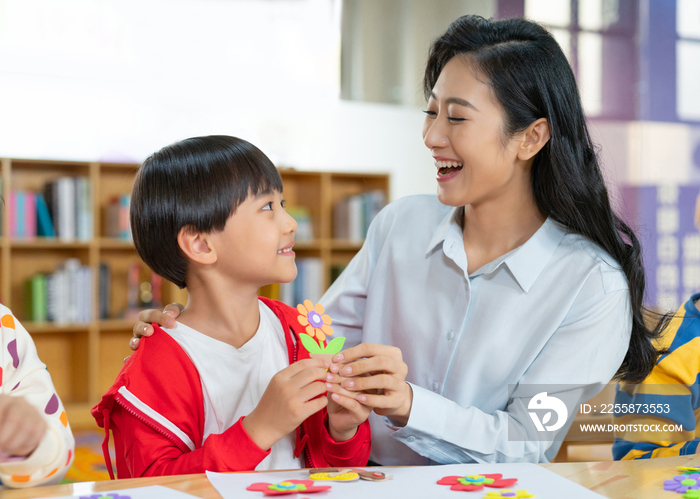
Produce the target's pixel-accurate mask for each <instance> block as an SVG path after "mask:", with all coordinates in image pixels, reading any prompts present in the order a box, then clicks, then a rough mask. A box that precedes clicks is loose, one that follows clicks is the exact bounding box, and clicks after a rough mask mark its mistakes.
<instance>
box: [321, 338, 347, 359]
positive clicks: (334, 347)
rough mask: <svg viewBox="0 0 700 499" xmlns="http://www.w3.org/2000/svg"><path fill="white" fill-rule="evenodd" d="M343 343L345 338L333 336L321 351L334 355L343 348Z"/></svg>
mask: <svg viewBox="0 0 700 499" xmlns="http://www.w3.org/2000/svg"><path fill="white" fill-rule="evenodd" d="M343 345H345V338H343V337H342V336H338V337H337V338H333V339H332V340H331V341H330V342H329V343H328V345H326V348H324V349H323V353H330V354H333V355H335V354H337V353H338V352H340V351H341V350H342V349H343Z"/></svg>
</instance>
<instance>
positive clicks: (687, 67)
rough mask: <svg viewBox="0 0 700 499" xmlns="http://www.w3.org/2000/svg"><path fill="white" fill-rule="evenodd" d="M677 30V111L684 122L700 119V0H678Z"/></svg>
mask: <svg viewBox="0 0 700 499" xmlns="http://www.w3.org/2000/svg"><path fill="white" fill-rule="evenodd" d="M676 33H677V35H678V41H677V42H676V93H677V99H676V112H677V114H678V118H679V119H680V120H682V121H700V92H698V88H700V84H699V83H698V82H700V63H699V62H698V61H700V0H678V2H677V4H676Z"/></svg>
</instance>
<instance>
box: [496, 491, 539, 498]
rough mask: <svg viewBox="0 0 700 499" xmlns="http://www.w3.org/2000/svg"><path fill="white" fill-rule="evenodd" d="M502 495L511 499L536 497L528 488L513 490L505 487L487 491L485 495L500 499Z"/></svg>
mask: <svg viewBox="0 0 700 499" xmlns="http://www.w3.org/2000/svg"><path fill="white" fill-rule="evenodd" d="M501 497H508V498H510V499H520V498H521V497H523V498H524V497H535V496H534V495H533V494H530V493H529V492H528V491H527V490H516V491H512V490H511V489H503V490H499V491H498V492H496V491H493V490H492V491H491V492H487V493H486V495H485V496H484V499H498V498H501Z"/></svg>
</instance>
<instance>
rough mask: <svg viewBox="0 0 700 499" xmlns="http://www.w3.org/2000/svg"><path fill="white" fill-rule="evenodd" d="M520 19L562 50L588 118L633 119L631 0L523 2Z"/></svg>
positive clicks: (633, 11)
mask: <svg viewBox="0 0 700 499" xmlns="http://www.w3.org/2000/svg"><path fill="white" fill-rule="evenodd" d="M525 17H526V18H528V19H531V20H533V21H537V22H539V23H542V24H543V25H544V26H546V27H547V28H548V29H549V30H550V31H551V33H552V35H554V37H555V38H556V40H557V41H558V42H559V45H561V47H562V50H563V51H564V54H565V55H566V56H567V58H568V59H569V63H570V64H571V67H572V69H573V71H574V74H575V75H576V78H577V80H578V84H579V89H580V92H581V101H582V103H583V109H584V111H585V112H586V115H587V116H589V117H594V118H607V119H634V118H635V102H636V93H637V89H636V81H637V73H638V69H637V53H636V47H635V34H636V30H637V2H636V1H635V0H525Z"/></svg>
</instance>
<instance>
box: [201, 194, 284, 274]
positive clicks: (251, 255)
mask: <svg viewBox="0 0 700 499" xmlns="http://www.w3.org/2000/svg"><path fill="white" fill-rule="evenodd" d="M296 229H297V223H296V221H295V220H294V219H293V218H292V217H291V216H290V215H288V214H287V212H286V211H285V209H284V206H283V200H282V193H281V192H272V193H270V194H261V195H259V196H248V198H247V199H246V200H245V201H244V202H243V203H241V204H240V205H239V206H238V207H237V208H236V211H235V212H234V214H233V215H231V216H230V217H229V219H228V220H227V221H226V226H225V227H224V230H223V231H221V232H219V233H216V234H213V235H212V240H213V242H214V244H215V245H216V247H217V262H216V264H215V265H216V268H217V270H218V271H219V272H221V273H222V274H224V275H226V276H228V277H231V278H232V279H234V280H236V281H237V282H238V283H240V284H252V285H255V286H256V287H260V286H264V285H266V284H272V283H277V282H290V281H292V280H294V278H295V277H296V276H297V267H296V264H295V263H294V251H292V246H294V233H295V231H296Z"/></svg>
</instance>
